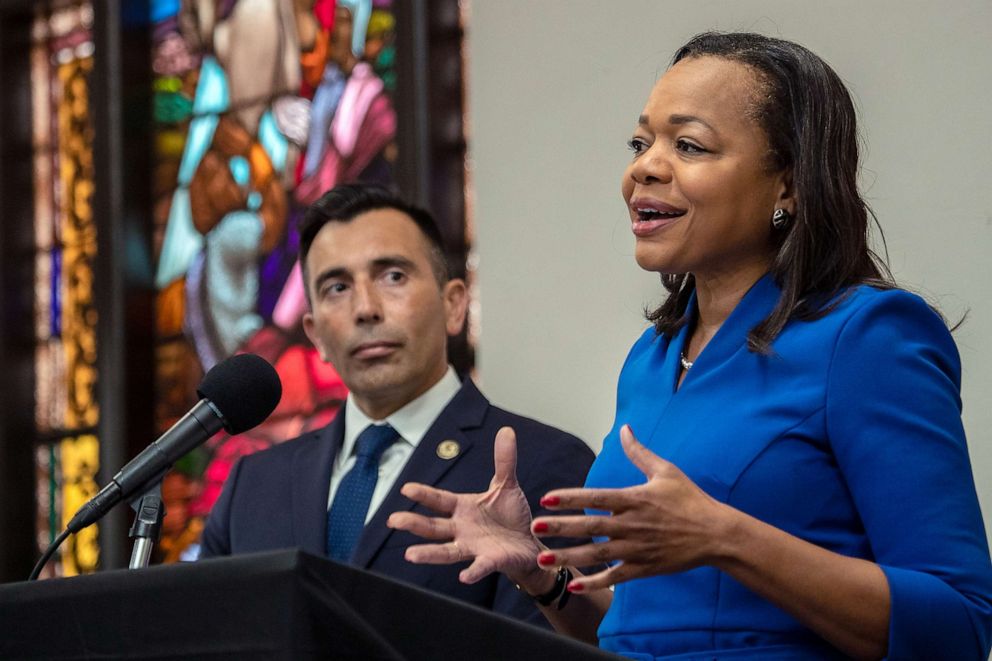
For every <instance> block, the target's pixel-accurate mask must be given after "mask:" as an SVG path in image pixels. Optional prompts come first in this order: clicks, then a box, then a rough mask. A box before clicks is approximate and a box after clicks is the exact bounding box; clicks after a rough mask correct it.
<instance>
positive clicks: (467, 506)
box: [386, 427, 551, 594]
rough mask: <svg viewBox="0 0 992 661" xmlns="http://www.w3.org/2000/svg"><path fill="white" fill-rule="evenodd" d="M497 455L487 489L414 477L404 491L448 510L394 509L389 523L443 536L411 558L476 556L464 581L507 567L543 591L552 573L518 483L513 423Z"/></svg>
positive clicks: (449, 560) (414, 549) (448, 560)
mask: <svg viewBox="0 0 992 661" xmlns="http://www.w3.org/2000/svg"><path fill="white" fill-rule="evenodd" d="M493 456H494V459H495V462H494V463H495V472H494V475H493V479H492V482H490V484H489V489H488V490H487V491H485V492H483V493H467V494H458V493H452V492H451V491H445V490H443V489H436V488H434V487H430V486H427V485H426V484H419V483H416V482H408V483H406V484H404V485H403V487H402V489H401V490H400V491H401V493H402V494H403V495H404V496H406V497H407V498H409V499H410V500H413V501H415V502H417V503H420V504H421V505H424V506H425V507H428V508H430V509H431V510H434V511H435V512H437V513H439V514H441V515H443V516H436V517H428V516H425V515H423V514H417V513H414V512H394V513H393V514H392V515H390V517H389V520H388V521H387V522H386V525H387V526H389V527H390V528H395V529H397V530H406V531H408V532H412V533H413V534H415V535H419V536H421V537H425V538H427V539H431V540H435V541H437V542H438V543H434V544H417V545H414V546H410V547H409V548H407V550H406V559H407V560H408V561H410V562H414V563H418V564H434V565H444V564H453V563H456V562H464V561H469V560H470V561H471V564H470V565H469V566H468V567H467V568H465V569H464V570H463V571H462V572H461V573H460V574H459V575H458V578H459V580H461V582H462V583H476V582H478V581H480V580H482V579H483V578H485V577H486V576H488V575H489V574H491V573H493V572H502V573H503V574H505V575H506V576H507V577H508V578H509V579H510V580H511V581H514V582H515V583H517V584H518V585H520V586H521V587H523V588H524V589H525V590H527V591H528V592H531V593H532V594H539V593H542V592H544V591H546V590H547V589H548V579H549V577H550V576H551V574H550V573H549V572H547V571H545V570H543V569H541V568H540V567H538V565H537V555H538V553H540V552H541V551H542V550H544V548H545V547H544V545H543V544H541V543H540V542H539V541H538V540H537V538H536V537H534V535H533V534H532V533H531V530H530V527H531V513H530V506H529V505H528V503H527V498H526V497H525V496H524V492H523V491H522V490H521V489H520V485H519V484H518V483H517V474H516V469H517V441H516V435H515V434H514V432H513V430H512V429H511V428H509V427H503V428H502V429H500V430H499V432H497V434H496V441H495V445H494V447H493Z"/></svg>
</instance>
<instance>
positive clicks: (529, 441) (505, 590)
mask: <svg viewBox="0 0 992 661" xmlns="http://www.w3.org/2000/svg"><path fill="white" fill-rule="evenodd" d="M515 431H516V432H517V448H518V458H517V480H518V481H519V482H520V487H521V488H522V489H523V491H524V494H526V496H527V501H528V502H529V503H530V509H531V512H532V514H533V516H534V517H538V516H544V515H546V514H552V512H550V511H549V510H547V509H545V508H543V507H541V505H540V500H541V498H542V497H544V494H546V493H547V492H549V491H552V490H553V489H561V488H568V487H581V486H582V485H583V484H585V479H586V473H588V472H589V467H590V466H591V465H592V461H593V459H594V458H595V455H594V454H593V453H592V450H590V449H589V446H588V445H586V444H585V443H583V442H582V441H581V440H579V439H578V438H576V437H575V436H572V435H570V434H566V433H564V432H562V431H559V430H557V429H554V428H552V427H545V426H544V425H539V426H535V425H534V423H531V424H530V425H520V427H519V428H517V429H516V430H515ZM556 513H557V514H561V513H562V512H556ZM542 541H543V542H544V543H545V544H547V545H548V546H550V547H553V548H562V547H565V546H575V545H577V544H584V543H587V542H589V541H590V540H588V539H566V538H560V537H558V538H545V539H542ZM493 610H494V611H496V612H499V613H503V614H505V615H509V616H511V617H515V618H518V619H523V620H526V621H529V622H531V623H532V624H539V625H541V626H544V627H547V626H548V624H547V622H546V621H545V619H544V616H543V615H541V613H540V611H539V610H537V608H536V607H535V605H534V603H533V600H532V599H531V598H530V597H529V596H528V595H527V594H526V593H524V592H521V591H520V590H517V589H516V586H514V585H513V583H511V582H510V581H509V579H507V578H506V577H505V576H500V577H499V581H498V584H497V588H496V595H495V598H494V602H493Z"/></svg>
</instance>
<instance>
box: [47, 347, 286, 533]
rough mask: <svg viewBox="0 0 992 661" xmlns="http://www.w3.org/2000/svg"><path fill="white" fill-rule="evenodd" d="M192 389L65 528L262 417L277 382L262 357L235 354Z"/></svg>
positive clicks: (95, 516) (277, 391) (82, 523)
mask: <svg viewBox="0 0 992 661" xmlns="http://www.w3.org/2000/svg"><path fill="white" fill-rule="evenodd" d="M196 394H198V395H199V396H200V397H201V398H202V399H201V400H200V401H199V402H197V404H196V406H194V407H193V408H192V409H190V411H189V413H187V414H186V415H184V416H183V417H182V418H181V419H180V420H179V422H177V423H176V424H174V425H173V426H172V427H171V428H170V429H169V430H168V431H167V432H165V433H164V434H162V436H160V437H159V438H158V440H156V441H155V442H154V443H152V444H151V445H149V446H148V447H147V448H145V449H144V450H142V451H141V452H140V453H139V454H138V456H137V457H135V458H134V459H132V460H131V461H130V462H128V463H127V464H126V465H125V466H124V468H122V469H121V470H120V472H119V473H117V475H115V476H114V478H113V480H111V482H110V483H109V484H107V486H105V487H103V489H101V490H100V492H99V493H97V495H95V496H93V497H92V498H90V500H89V501H88V502H87V503H86V504H85V505H83V506H82V507H81V508H80V509H79V511H78V512H76V515H75V516H74V517H72V520H71V521H69V524H68V525H67V526H66V531H67V532H70V533H77V532H79V531H80V530H82V529H83V528H85V527H87V526H89V525H91V524H93V523H95V522H96V521H97V520H99V519H100V518H101V517H102V516H103V515H104V514H106V513H107V512H108V511H110V509H111V508H112V507H113V506H114V505H116V504H117V503H119V502H121V501H122V500H125V499H127V498H128V497H130V496H132V495H134V494H141V493H143V492H144V491H146V490H147V489H148V488H149V487H150V486H152V485H154V484H155V483H156V482H157V481H158V480H160V479H162V477H163V476H164V475H165V473H166V471H168V470H169V468H171V467H172V464H174V463H175V462H176V461H177V460H178V459H180V458H181V457H183V456H184V455H185V454H186V453H187V452H189V451H190V450H192V449H193V448H195V447H197V446H198V445H200V444H202V443H205V442H206V441H207V439H208V438H210V437H211V436H213V435H214V434H216V433H217V432H219V431H220V430H221V429H226V430H227V431H228V432H230V433H231V434H240V433H241V432H244V431H248V430H249V429H251V428H252V427H254V426H256V425H258V424H259V423H261V422H262V421H263V420H265V419H266V418H267V417H269V414H270V413H272V411H273V410H275V408H276V405H277V404H279V399H280V398H281V397H282V383H280V381H279V375H278V374H276V371H275V369H273V367H272V365H269V363H268V362H266V361H265V359H263V358H260V357H258V356H256V355H254V354H250V353H246V354H238V355H236V356H231V357H230V358H228V359H227V360H224V361H222V362H220V363H218V364H217V365H214V367H213V368H212V369H211V370H210V371H209V372H207V375H206V376H205V377H203V381H202V382H201V383H200V387H199V388H197V390H196Z"/></svg>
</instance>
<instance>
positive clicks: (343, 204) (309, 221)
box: [299, 184, 451, 299]
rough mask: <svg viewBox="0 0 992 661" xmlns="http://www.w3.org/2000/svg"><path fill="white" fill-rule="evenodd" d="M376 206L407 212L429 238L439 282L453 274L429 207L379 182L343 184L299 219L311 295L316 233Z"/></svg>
mask: <svg viewBox="0 0 992 661" xmlns="http://www.w3.org/2000/svg"><path fill="white" fill-rule="evenodd" d="M376 209H395V210H396V211H399V212H401V213H403V214H406V215H407V216H409V217H410V219H411V220H412V221H413V222H414V223H416V225H417V227H419V228H420V232H421V234H423V235H424V237H425V238H426V239H427V245H428V247H429V249H428V251H427V256H428V259H429V260H430V263H431V270H432V271H433V272H434V278H435V279H436V280H437V283H438V286H443V285H444V284H445V283H446V282H447V281H448V280H449V279H450V277H451V275H450V273H449V271H448V262H447V260H446V259H445V257H444V241H443V239H442V238H441V231H440V230H439V229H438V227H437V223H435V222H434V217H433V216H431V214H430V212H428V211H427V210H426V209H422V208H420V207H418V206H415V205H413V204H409V203H408V202H406V201H405V200H403V199H402V198H401V197H400V196H399V195H397V194H396V193H393V192H392V191H390V190H389V189H387V188H384V187H382V186H379V185H378V184H342V185H340V186H335V187H334V188H332V189H331V190H329V191H327V192H326V193H324V194H323V195H322V196H321V197H320V199H318V200H317V201H316V202H314V203H313V204H311V205H310V207H309V208H308V209H307V210H306V213H304V214H303V218H302V219H301V220H300V224H299V230H300V266H301V267H302V269H303V287H304V290H305V291H306V293H307V298H308V299H309V297H310V290H309V287H308V284H307V282H306V280H307V255H308V254H309V253H310V246H311V245H312V244H313V240H314V237H316V236H317V233H318V232H320V230H321V228H322V227H324V225H326V224H327V223H331V222H338V223H347V222H349V221H351V220H353V219H354V218H355V217H356V216H360V215H362V214H363V213H367V212H369V211H375V210H376Z"/></svg>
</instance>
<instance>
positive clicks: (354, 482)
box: [327, 425, 399, 562]
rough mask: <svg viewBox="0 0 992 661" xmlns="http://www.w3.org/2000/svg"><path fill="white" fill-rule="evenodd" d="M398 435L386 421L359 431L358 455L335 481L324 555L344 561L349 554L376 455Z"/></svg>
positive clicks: (371, 487)
mask: <svg viewBox="0 0 992 661" xmlns="http://www.w3.org/2000/svg"><path fill="white" fill-rule="evenodd" d="M398 437H399V434H397V433H396V430H395V429H393V428H392V427H390V426H389V425H369V426H368V427H366V428H365V429H364V430H363V431H362V433H361V434H359V435H358V439H357V440H356V441H355V445H356V447H357V450H358V458H357V459H356V460H355V465H354V466H352V467H351V470H349V471H348V472H347V473H346V474H345V476H344V478H343V479H342V480H341V484H339V485H338V490H337V493H335V494H334V501H333V502H332V503H331V509H329V510H328V511H327V555H328V556H329V557H331V558H333V559H334V560H337V561H339V562H347V561H348V559H349V558H350V557H351V553H352V551H353V550H354V548H355V544H357V543H358V538H359V537H360V536H361V534H362V528H364V527H365V516H366V514H368V511H369V502H370V501H371V500H372V492H373V491H375V483H376V482H377V481H378V480H379V459H381V458H382V453H383V452H385V451H386V448H388V447H389V446H390V445H392V444H393V443H395V442H396V439H397V438H398Z"/></svg>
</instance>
